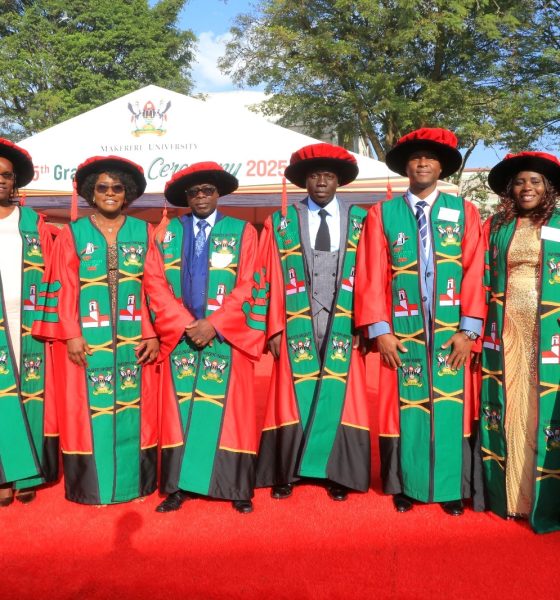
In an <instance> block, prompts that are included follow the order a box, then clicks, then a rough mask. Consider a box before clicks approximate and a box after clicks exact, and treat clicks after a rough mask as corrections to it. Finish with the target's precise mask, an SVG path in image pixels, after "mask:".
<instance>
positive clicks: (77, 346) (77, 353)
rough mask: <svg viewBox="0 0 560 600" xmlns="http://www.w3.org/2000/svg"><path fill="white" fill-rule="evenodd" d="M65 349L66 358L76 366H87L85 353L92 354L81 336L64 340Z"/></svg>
mask: <svg viewBox="0 0 560 600" xmlns="http://www.w3.org/2000/svg"><path fill="white" fill-rule="evenodd" d="M66 351H67V352H68V358H69V359H70V360H71V361H72V362H73V363H74V364H75V365H78V367H87V359H86V355H88V354H89V355H90V356H91V354H92V351H91V349H90V347H89V346H88V343H87V342H86V340H85V339H84V337H83V336H80V337H76V338H72V339H70V340H66Z"/></svg>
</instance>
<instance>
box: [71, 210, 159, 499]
mask: <svg viewBox="0 0 560 600" xmlns="http://www.w3.org/2000/svg"><path fill="white" fill-rule="evenodd" d="M70 227H71V230H72V234H73V236H74V241H75V245H76V250H77V252H78V255H79V257H80V270H79V275H80V300H79V311H80V324H81V327H82V335H83V336H84V338H85V340H86V342H87V343H88V344H89V346H90V348H91V349H92V351H93V354H92V355H91V356H89V357H88V366H87V369H86V373H85V376H86V386H87V394H88V402H89V407H90V414H91V424H92V425H91V426H92V435H93V448H94V456H95V461H96V468H97V475H98V483H99V496H100V503H101V504H107V503H111V502H124V501H127V500H130V499H132V498H135V497H136V496H137V495H138V490H139V487H140V424H141V412H140V411H141V401H140V399H141V396H142V367H141V366H140V365H138V364H137V362H136V361H137V359H136V356H135V354H134V348H135V346H136V345H137V344H138V343H139V342H140V341H141V338H142V324H141V301H142V283H141V282H142V276H143V274H144V258H145V255H146V250H147V243H148V230H147V226H146V223H144V222H143V221H140V220H138V219H134V218H131V217H127V218H126V219H125V221H124V223H123V225H122V227H121V228H120V230H119V233H118V236H117V252H118V268H119V273H118V292H117V305H116V311H115V315H113V314H112V310H111V298H110V292H109V285H108V279H107V274H108V273H107V251H108V249H107V243H106V241H105V238H104V237H103V235H102V233H101V232H100V231H99V230H98V229H97V228H96V227H94V226H93V224H92V223H91V221H90V220H89V219H87V218H84V219H79V220H78V221H76V222H75V223H73V224H71V226H70Z"/></svg>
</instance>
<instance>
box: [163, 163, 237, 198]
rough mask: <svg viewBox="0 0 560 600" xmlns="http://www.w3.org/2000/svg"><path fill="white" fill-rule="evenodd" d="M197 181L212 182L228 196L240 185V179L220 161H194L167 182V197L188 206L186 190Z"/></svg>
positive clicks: (222, 193) (220, 192)
mask: <svg viewBox="0 0 560 600" xmlns="http://www.w3.org/2000/svg"><path fill="white" fill-rule="evenodd" d="M197 183H212V184H214V185H215V186H216V187H217V188H218V194H219V195H220V196H227V195H228V194H231V193H232V192H235V190H236V189H237V188H238V187H239V181H237V178H236V177H234V176H233V175H232V174H231V173H228V172H227V171H226V170H224V168H223V167H221V166H220V165H219V164H218V163H215V162H212V161H206V162H198V163H193V164H192V165H190V166H189V167H187V168H186V169H182V170H181V171H177V173H175V174H174V175H173V177H172V178H171V179H170V180H169V181H168V182H167V183H166V184H165V191H164V194H165V197H166V198H167V200H168V201H169V202H171V204H174V205H175V206H186V205H187V197H186V195H185V190H187V189H188V188H190V187H192V186H193V185H196V184H197Z"/></svg>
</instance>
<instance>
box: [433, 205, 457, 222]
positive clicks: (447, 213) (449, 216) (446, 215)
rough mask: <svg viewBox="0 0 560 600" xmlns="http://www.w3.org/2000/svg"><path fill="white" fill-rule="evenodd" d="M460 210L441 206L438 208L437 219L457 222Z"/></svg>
mask: <svg viewBox="0 0 560 600" xmlns="http://www.w3.org/2000/svg"><path fill="white" fill-rule="evenodd" d="M459 214H460V211H458V210H457V209H455V208H447V207H446V206H442V207H440V209H439V213H438V219H440V220H441V221H451V223H457V221H458V220H459Z"/></svg>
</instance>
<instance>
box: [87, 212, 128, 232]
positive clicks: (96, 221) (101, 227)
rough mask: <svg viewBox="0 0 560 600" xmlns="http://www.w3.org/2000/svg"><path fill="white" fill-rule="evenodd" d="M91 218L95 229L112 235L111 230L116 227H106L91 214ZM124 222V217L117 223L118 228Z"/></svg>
mask: <svg viewBox="0 0 560 600" xmlns="http://www.w3.org/2000/svg"><path fill="white" fill-rule="evenodd" d="M91 218H92V219H93V222H94V223H95V224H96V225H97V227H99V228H100V229H105V230H106V231H107V232H108V233H113V229H115V227H117V225H116V224H115V225H113V226H112V227H108V226H107V224H106V223H100V222H99V221H98V220H97V215H95V214H93V215H91ZM123 221H124V217H123V218H122V220H121V221H119V223H118V227H120V226H121V225H122V223H123Z"/></svg>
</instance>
